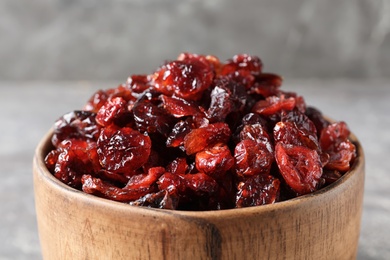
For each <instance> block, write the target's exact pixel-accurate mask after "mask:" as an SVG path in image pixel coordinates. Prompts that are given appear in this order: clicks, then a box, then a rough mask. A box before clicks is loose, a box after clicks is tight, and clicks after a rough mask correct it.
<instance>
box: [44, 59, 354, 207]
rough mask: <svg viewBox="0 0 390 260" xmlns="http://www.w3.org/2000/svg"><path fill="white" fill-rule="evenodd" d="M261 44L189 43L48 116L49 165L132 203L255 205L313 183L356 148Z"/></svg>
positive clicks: (76, 182) (68, 179)
mask: <svg viewBox="0 0 390 260" xmlns="http://www.w3.org/2000/svg"><path fill="white" fill-rule="evenodd" d="M262 68H263V64H262V62H261V60H260V59H259V58H258V57H256V56H249V55H245V54H241V55H236V56H234V57H233V58H232V59H230V60H228V61H227V62H225V63H221V62H220V61H219V60H218V58H216V57H214V56H203V55H196V54H190V53H183V54H181V55H180V56H179V57H178V58H177V60H174V61H169V62H166V63H165V64H164V65H162V66H161V67H160V68H158V69H157V70H156V71H155V72H154V73H152V74H150V75H133V76H131V77H129V79H128V80H127V82H126V83H125V84H123V85H120V86H118V87H117V88H113V89H108V90H104V91H103V90H99V91H97V92H96V93H95V94H94V95H93V96H92V97H91V98H90V99H89V101H88V102H87V104H86V105H85V107H84V109H83V110H80V111H73V112H71V113H68V114H66V115H64V116H62V117H61V118H60V119H58V120H57V121H56V123H55V125H54V134H53V137H52V144H53V146H54V149H53V150H52V151H50V152H49V153H48V155H47V156H46V158H45V163H46V165H47V168H48V169H49V170H50V171H51V172H52V173H53V174H54V176H55V177H56V178H57V179H59V180H60V181H62V182H63V183H65V184H67V185H69V186H71V187H74V188H76V189H79V190H83V191H84V192H86V193H89V194H94V195H96V196H99V197H103V198H107V199H111V200H115V201H120V202H125V203H129V204H131V205H139V206H147V207H156V208H164V209H180V210H216V209H228V208H241V207H249V206H258V205H264V204H270V203H275V202H278V201H283V200H287V199H290V198H294V197H297V196H300V195H303V194H307V193H311V192H314V191H316V190H318V189H320V188H322V187H324V186H326V185H328V184H330V183H332V182H334V181H336V180H337V179H338V178H340V177H341V176H342V175H343V173H345V172H347V171H348V170H349V169H350V165H351V163H352V162H353V160H354V159H355V157H356V148H355V146H354V144H353V143H351V142H350V141H349V140H348V137H349V134H350V132H349V129H348V127H347V125H346V124H345V123H344V122H337V123H330V122H328V121H327V120H326V119H325V118H324V117H323V116H322V114H321V112H319V111H318V110H317V109H315V108H312V107H306V104H305V101H304V99H303V97H302V96H299V95H297V94H296V93H292V92H285V91H282V90H280V86H281V84H282V79H281V77H280V76H278V75H275V74H270V73H263V72H262Z"/></svg>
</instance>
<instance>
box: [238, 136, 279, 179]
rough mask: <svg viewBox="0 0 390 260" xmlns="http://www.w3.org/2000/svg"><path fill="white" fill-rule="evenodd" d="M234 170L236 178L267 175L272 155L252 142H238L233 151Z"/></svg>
mask: <svg viewBox="0 0 390 260" xmlns="http://www.w3.org/2000/svg"><path fill="white" fill-rule="evenodd" d="M234 158H235V162H236V165H235V169H236V174H237V175H238V176H241V177H244V176H253V175H258V174H269V172H270V169H271V165H272V162H273V155H272V153H270V152H269V151H268V149H267V148H266V147H265V146H264V145H261V144H259V143H257V142H256V141H254V140H251V139H245V140H242V141H241V142H239V143H238V144H237V146H236V148H235V150H234Z"/></svg>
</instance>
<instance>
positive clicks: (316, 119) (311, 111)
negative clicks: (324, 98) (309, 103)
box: [305, 107, 329, 137]
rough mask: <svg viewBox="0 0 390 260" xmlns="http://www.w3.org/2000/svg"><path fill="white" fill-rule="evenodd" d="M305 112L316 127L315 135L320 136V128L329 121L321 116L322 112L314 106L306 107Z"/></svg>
mask: <svg viewBox="0 0 390 260" xmlns="http://www.w3.org/2000/svg"><path fill="white" fill-rule="evenodd" d="M305 114H306V116H307V117H308V118H310V120H311V121H312V122H313V123H314V125H315V127H316V129H317V135H318V137H320V134H321V132H322V129H324V128H325V127H327V126H328V125H329V122H328V121H327V120H326V119H325V118H324V117H323V115H322V113H321V112H320V111H319V110H318V109H316V108H314V107H308V108H306V111H305Z"/></svg>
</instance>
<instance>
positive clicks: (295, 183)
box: [275, 143, 322, 195]
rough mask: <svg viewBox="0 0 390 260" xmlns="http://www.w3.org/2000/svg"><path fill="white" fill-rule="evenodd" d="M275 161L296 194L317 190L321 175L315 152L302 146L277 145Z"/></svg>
mask: <svg viewBox="0 0 390 260" xmlns="http://www.w3.org/2000/svg"><path fill="white" fill-rule="evenodd" d="M275 159H276V162H277V165H278V167H279V170H280V173H281V175H282V176H283V178H284V180H285V181H286V183H287V184H288V185H289V186H290V187H291V189H293V190H294V191H295V192H296V193H297V194H299V195H303V194H307V193H310V192H313V191H315V190H316V189H317V184H318V182H319V180H320V177H321V175H322V167H321V161H320V157H319V156H318V153H317V151H315V150H311V149H309V148H306V147H304V146H294V145H285V144H282V143H277V144H276V146H275Z"/></svg>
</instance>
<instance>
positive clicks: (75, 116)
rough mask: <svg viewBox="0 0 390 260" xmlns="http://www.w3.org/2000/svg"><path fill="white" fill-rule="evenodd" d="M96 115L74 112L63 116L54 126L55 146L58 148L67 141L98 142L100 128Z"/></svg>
mask: <svg viewBox="0 0 390 260" xmlns="http://www.w3.org/2000/svg"><path fill="white" fill-rule="evenodd" d="M95 117H96V114H95V113H92V112H89V111H73V112H70V113H68V114H65V115H63V116H62V117H61V118H60V119H58V120H57V121H56V122H55V124H54V130H53V137H52V139H51V141H52V143H53V145H54V146H55V147H57V146H58V145H59V144H60V143H61V142H62V141H63V140H66V139H82V140H95V141H96V140H97V138H98V136H99V133H100V126H99V125H97V124H96V120H95Z"/></svg>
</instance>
